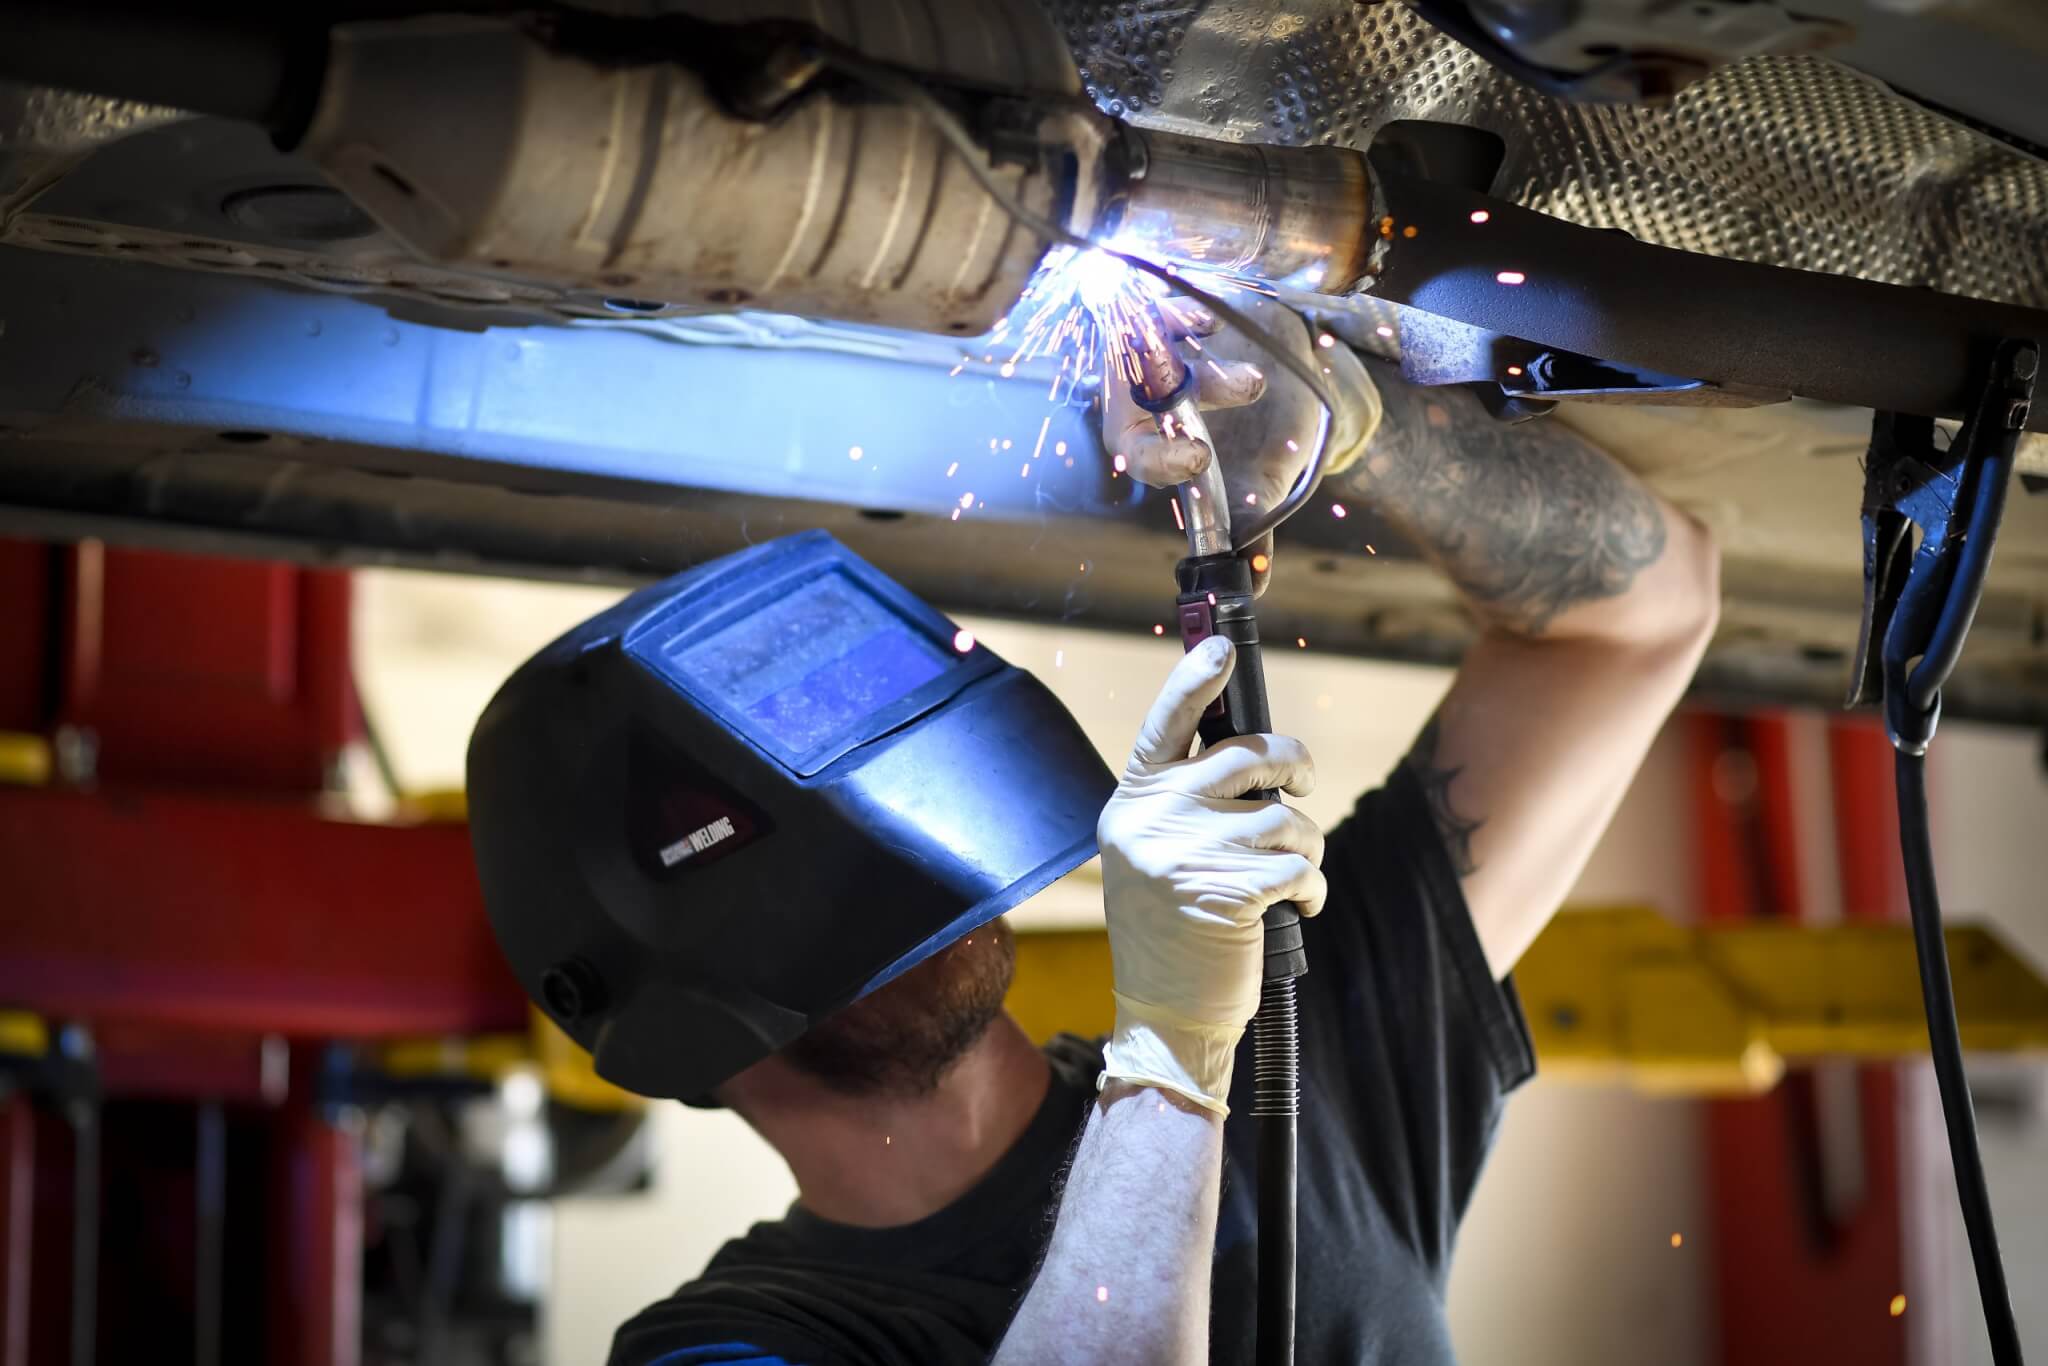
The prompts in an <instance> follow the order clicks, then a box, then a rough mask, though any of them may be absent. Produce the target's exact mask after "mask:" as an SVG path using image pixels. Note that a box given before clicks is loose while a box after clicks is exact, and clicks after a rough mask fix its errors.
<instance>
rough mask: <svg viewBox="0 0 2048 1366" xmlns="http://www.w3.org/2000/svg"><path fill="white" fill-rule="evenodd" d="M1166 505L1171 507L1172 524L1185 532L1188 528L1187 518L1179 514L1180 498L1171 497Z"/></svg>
mask: <svg viewBox="0 0 2048 1366" xmlns="http://www.w3.org/2000/svg"><path fill="white" fill-rule="evenodd" d="M1167 506H1168V507H1170V508H1172V509H1173V524H1174V525H1175V526H1177V527H1179V528H1180V529H1181V531H1182V532H1183V533H1185V532H1186V531H1187V529H1188V519H1187V518H1186V517H1184V516H1182V515H1181V510H1180V499H1178V498H1175V499H1173V500H1172V501H1171V502H1169V503H1168V504H1167Z"/></svg>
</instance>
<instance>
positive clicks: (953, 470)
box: [946, 460, 960, 479]
mask: <svg viewBox="0 0 2048 1366" xmlns="http://www.w3.org/2000/svg"><path fill="white" fill-rule="evenodd" d="M958 473H960V462H959V461H958V460H955V461H954V462H953V463H952V464H950V465H948V466H946V477H947V478H948V479H951V478H952V477H953V476H954V475H956V474H958Z"/></svg>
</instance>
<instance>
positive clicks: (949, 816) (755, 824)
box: [469, 532, 1114, 1100]
mask: <svg viewBox="0 0 2048 1366" xmlns="http://www.w3.org/2000/svg"><path fill="white" fill-rule="evenodd" d="M1113 785H1114V784H1113V781H1112V779H1111V777H1110V774H1109V771H1108V770H1107V769H1106V768H1105V767H1104V766H1103V763H1102V760H1101V759H1100V758H1099V757H1098V756H1097V754H1096V752H1095V749H1094V747H1093V746H1092V745H1091V744H1089V742H1088V740H1087V737H1085V736H1084V735H1083V734H1082V733H1081V728H1080V727H1079V726H1078V725H1076V724H1075V722H1074V719H1073V717H1071V716H1070V715H1068V713H1067V710H1066V708H1065V707H1063V706H1061V705H1060V703H1059V701H1058V699H1056V698H1055V697H1054V696H1053V695H1052V694H1051V693H1050V692H1049V691H1047V690H1046V688H1045V686H1044V685H1043V684H1041V683H1040V682H1039V681H1038V680H1037V679H1035V678H1033V677H1032V676H1031V675H1030V674H1028V673H1026V672H1024V671H1023V670H1022V669H1018V668H1014V667H1012V666H1011V665H1008V664H1006V663H1004V662H1003V661H1002V660H1001V659H999V658H998V657H997V656H996V655H995V654H994V653H993V652H991V651H990V650H988V649H987V648H985V647H984V646H981V645H979V644H977V643H975V642H974V640H973V639H972V637H970V636H969V635H968V634H967V633H965V632H962V631H959V630H957V628H956V627H955V626H954V624H953V623H952V622H950V621H948V620H947V619H946V618H945V617H944V616H942V615H940V614H939V613H937V612H935V611H933V610H932V609H931V608H930V607H927V606H926V605H925V604H924V603H922V602H920V601H918V600H917V599H916V598H914V597H912V596H911V595H910V594H909V593H907V592H905V591H904V590H903V589H902V588H900V587H899V586H897V585H896V584H894V583H892V582H890V580H888V579H887V578H885V577H884V576H883V575H882V574H881V573H879V572H878V571H877V570H876V569H875V568H874V567H873V566H871V565H869V564H867V563H866V562H865V561H863V560H861V559H860V558H859V557H857V556H855V555H854V554H853V553H852V552H850V551H848V550H847V549H846V548H845V547H844V546H841V545H840V544H839V543H838V542H837V541H835V540H833V539H832V538H831V537H830V536H829V535H827V534H825V533H824V532H806V533H804V534H801V535H796V536H790V537H786V538H784V539H782V540H778V541H773V542H770V543H768V544H766V545H762V546H757V547H755V548H753V549H750V550H745V551H741V552H739V553H737V554H734V555H729V556H727V557H726V558H724V559H721V560H716V561H713V562H711V563H709V564H705V565H700V566H698V567H697V568H695V569H691V570H688V571H686V572H685V573H682V574H678V575H676V576H675V577H674V578H672V579H669V580H667V581H665V582H663V583H659V584H656V585H655V586H653V587H651V588H647V589H643V590H641V591H640V592H638V593H635V594H633V595H632V596H631V597H629V598H627V599H625V600H624V601H623V602H621V603H619V604H618V605H617V606H615V607H613V608H612V609H610V610H609V611H606V612H604V613H601V614H600V615H598V616H596V617H594V618H592V619H591V620H589V621H587V622H585V623H584V624H583V625H581V626H579V627H577V628H576V629H575V630H573V631H571V632H569V633H568V634H567V635H565V636H563V637H562V638H561V639H560V640H557V641H555V642H554V643H553V644H552V645H549V646H548V647H547V648H546V649H544V650H542V651H541V652H540V653H539V654H537V655H535V656H534V657H533V658H532V659H531V660H528V661H527V663H526V664H525V665H523V666H522V667H521V668H520V670H519V671H518V672H517V673H515V674H514V675H513V676H512V677H511V678H510V679H509V680H508V681H507V682H506V683H505V685H504V687H503V688H501V689H499V691H498V695H497V696H496V697H495V698H493V699H492V701H491V704H490V706H489V707H488V708H486V709H485V711H484V714H483V719H482V720H480V721H479V722H478V723H477V728H476V733H475V735H473V736H472V737H471V738H470V743H469V822H470V838H471V840H472V841H473V843H474V846H475V850H476V861H477V872H478V875H479V876H480V877H481V879H482V882H483V890H484V898H485V901H486V904H487V905H488V907H489V910H490V917H491V925H492V928H493V929H494V930H495V931H496V933H497V937H498V943H499V945H500V946H501V947H502V948H503V949H504V951H505V956H506V957H507V958H508V959H510V960H511V963H512V968H513V971H514V972H516V973H517V974H518V976H519V980H520V982H521V983H522V984H523V985H524V986H525V988H526V990H527V992H528V994H529V995H531V996H532V997H533V998H534V999H535V1000H536V1001H538V1002H539V1003H540V1005H541V1008H542V1009H543V1010H545V1011H546V1012H547V1013H548V1015H549V1016H550V1017H551V1018H552V1019H553V1020H554V1021H555V1022H556V1023H557V1024H559V1025H560V1026H561V1027H562V1028H563V1029H564V1030H566V1031H567V1032H568V1033H569V1034H570V1035H571V1036H572V1037H573V1038H575V1039H576V1041H577V1042H578V1043H580V1044H582V1045H583V1046H584V1047H585V1048H587V1049H589V1050H590V1052H591V1055H592V1057H593V1058H594V1059H595V1061H596V1065H597V1071H598V1074H599V1075H600V1076H603V1077H605V1078H606V1079H608V1080H610V1081H612V1082H615V1083H617V1084H618V1085H620V1086H623V1087H625V1088H626V1089H627V1090H630V1091H637V1092H639V1093H640V1094H642V1095H647V1096H673V1097H680V1098H683V1099H690V1100H701V1099H702V1098H703V1097H704V1096H705V1095H706V1093H707V1092H709V1091H710V1089H711V1088H712V1087H714V1086H716V1085H717V1084H718V1083H719V1082H722V1081H724V1080H725V1079H726V1078H728V1077H730V1076H732V1075H733V1074H735V1073H737V1072H739V1071H740V1070H742V1069H743V1068H745V1067H747V1066H748V1065H750V1064H751V1063H754V1062H756V1061H758V1060H759V1059H761V1058H763V1057H766V1056H767V1055H768V1054H769V1053H772V1052H774V1051H775V1050H776V1049H778V1048H780V1047H782V1046H783V1045H784V1044H787V1043H789V1042H790V1041H791V1040H793V1039H795V1038H796V1037H797V1036H798V1035H800V1034H802V1033H803V1032H804V1031H805V1030H806V1029H808V1028H809V1027H810V1026H811V1025H813V1024H816V1023H818V1022H819V1021H821V1020H823V1019H824V1018H825V1017H826V1016H828V1015H830V1014H832V1012H834V1011H835V1010H838V1009H839V1008H840V1007H841V1006H844V1005H846V1004H847V1003H848V1002H850V1001H853V1000H855V999H857V998H859V997H860V996H862V995H865V994H866V993H867V992H870V991H873V990H874V989H875V988H876V987H878V986H880V985H882V984H883V983H884V982H887V981H888V980H889V979H890V978H892V977H894V976H896V975H897V974H898V973H900V972H903V971H904V970H905V969H907V968H909V967H911V966H913V965H914V964H916V963H918V962H919V961H921V960H922V959H924V958H925V957H927V956H929V955H930V954H933V953H935V952H937V951H938V950H940V949H942V948H944V947H945V946H946V945H948V944H950V943H952V942H953V941H954V940H955V939H957V938H959V937H960V936H961V935H964V934H966V933H967V932H969V931H970V930H972V929H974V928H975V927H977V926H979V925H983V924H986V923H987V922H989V921H990V920H993V919H994V918H995V917H996V916H998V915H1001V914H1002V913H1003V912H1004V911H1006V910H1008V909H1010V908H1011V907H1013V906H1015V905H1017V904H1018V903H1019V902H1021V901H1023V900H1024V899H1025V898H1026V897H1029V896H1031V895H1032V894H1033V893H1035V892H1037V891H1039V890H1040V889H1041V888H1043V887H1045V886H1046V885H1047V884H1048V883H1050V882H1052V881H1053V880H1054V879H1055V878H1058V877H1060V876H1061V875H1063V874H1065V873H1067V872H1069V871H1070V870H1072V869H1073V868H1074V867H1076V866H1077V865H1079V864H1080V863H1081V862H1082V861H1084V860H1085V859H1087V858H1089V857H1090V856H1091V855H1092V854H1093V853H1094V852H1095V820H1096V817H1097V815H1099V814H1100V812H1101V810H1102V805H1103V803H1104V802H1105V801H1107V800H1108V798H1109V794H1110V791H1111V788H1112V787H1113Z"/></svg>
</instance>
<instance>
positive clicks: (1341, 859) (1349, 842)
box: [1301, 768, 1535, 1274]
mask: <svg viewBox="0 0 2048 1366" xmlns="http://www.w3.org/2000/svg"><path fill="white" fill-rule="evenodd" d="M1323 871H1324V873H1325V875H1326V876H1327V877H1328V879H1329V885H1330V899H1329V903H1328V905H1327V906H1326V907H1325V909H1324V911H1323V913H1322V914H1321V915H1319V916H1317V917H1316V918H1315V919H1314V920H1311V921H1309V922H1307V923H1306V925H1305V926H1304V927H1303V939H1304V942H1305V944H1306V947H1307V950H1308V961H1309V975H1308V977H1307V978H1306V979H1305V980H1304V981H1303V983H1302V986H1301V1000H1302V1049H1303V1067H1304V1072H1305V1076H1304V1081H1305V1082H1306V1083H1307V1084H1306V1086H1305V1088H1304V1091H1305V1093H1304V1096H1303V1105H1304V1113H1305V1118H1304V1130H1305V1131H1315V1132H1318V1133H1321V1134H1325V1135H1327V1137H1328V1139H1329V1141H1333V1142H1336V1143H1340V1144H1347V1145H1349V1146H1350V1147H1351V1149H1352V1150H1353V1151H1355V1152H1356V1153H1357V1156H1358V1161H1359V1165H1360V1167H1361V1168H1362V1170H1363V1174H1364V1177H1365V1179H1366V1181H1367V1182H1368V1184H1369V1185H1370V1186H1371V1188H1372V1191H1373V1194H1374V1196H1375V1197H1376V1198H1377V1199H1378V1200H1379V1201H1380V1203H1381V1205H1382V1206H1383V1207H1384V1209H1385V1211H1386V1215H1387V1217H1388V1219H1389V1221H1390V1222H1391V1223H1392V1225H1393V1227H1394V1228H1395V1229H1396V1230H1397V1231H1399V1232H1400V1233H1401V1234H1402V1235H1403V1236H1404V1237H1405V1238H1407V1239H1408V1241H1409V1242H1410V1244H1411V1246H1413V1247H1414V1249H1415V1250H1416V1252H1417V1253H1418V1255H1420V1256H1421V1257H1422V1258H1423V1260H1424V1262H1425V1264H1426V1265H1428V1266H1430V1267H1431V1268H1433V1269H1434V1270H1436V1271H1437V1272H1438V1273H1439V1274H1440V1273H1441V1272H1442V1271H1443V1269H1444V1268H1445V1267H1446V1266H1447V1264H1448V1261H1449V1258H1450V1251H1451V1244H1452V1241H1453V1239H1454V1237H1455V1235H1456V1233H1457V1227H1458V1223H1459V1221H1460V1220H1461V1219H1462V1218H1463V1217H1464V1214H1465V1208H1466V1206H1467V1205H1468V1204H1469V1203H1470V1201H1471V1198H1472V1191H1473V1188H1474V1186H1475V1185H1476V1184H1477V1182H1478V1180H1479V1172H1480V1169H1481V1167H1482V1166H1483V1165H1484V1163H1485V1160H1486V1154H1487V1151H1488V1149H1489V1148H1490V1147H1491V1146H1492V1143H1493V1136H1494V1132H1495V1130H1496V1128H1497V1126H1498V1124H1499V1121H1500V1115H1501V1109H1502V1103H1503V1102H1504V1101H1505V1099H1506V1097H1507V1094H1508V1093H1509V1092H1510V1091H1512V1090H1513V1089H1514V1088H1515V1087H1517V1086H1519V1085H1520V1084H1521V1083H1522V1082H1524V1081H1526V1080H1527V1079H1528V1078H1529V1077H1530V1076H1531V1075H1532V1074H1533V1073H1534V1071H1535V1054H1534V1052H1533V1051H1532V1050H1531V1048H1530V1044H1529V1030H1528V1025H1527V1023H1526V1021H1524V1019H1523V1018H1522V1009H1521V1004H1520V1002H1519V1000H1518V999H1517V998H1516V995H1515V989H1514V985H1513V983H1512V982H1505V981H1500V982H1497V981H1495V980H1494V976H1493V973H1492V972H1491V970H1490V969H1489V968H1488V967H1487V963H1486V956H1485V954H1484V952H1482V950H1481V949H1480V946H1479V936H1478V933H1477V931H1476V930H1475V929H1474V927H1473V924H1472V915H1471V912H1470V910H1469V909H1468V908H1467V907H1466V905H1465V897H1464V893H1463V892H1462V891H1461V890H1460V888H1459V885H1458V877H1457V873H1456V872H1455V871H1454V869H1453V867H1452V864H1451V859H1450V855H1449V853H1448V852H1447V851H1446V849H1445V847H1444V842H1443V837H1442V836H1441V834H1440V833H1439V832H1438V830H1437V827H1436V823H1435V822H1434V821H1433V820H1432V819H1431V818H1430V814H1429V809H1428V805H1427V802H1426V799H1425V798H1424V795H1423V793H1422V790H1421V788H1420V786H1419V785H1418V784H1417V782H1416V781H1415V778H1414V775H1413V774H1411V773H1410V772H1408V770H1407V769H1405V768H1401V769H1397V770H1396V771H1395V773H1394V775H1393V776H1392V777H1391V778H1389V779H1388V781H1387V785H1386V786H1385V787H1383V788H1380V789H1378V790H1376V791H1373V792H1369V793H1367V794H1366V795H1365V796H1364V798H1362V799H1361V800H1360V801H1359V803H1358V807H1357V809H1356V810H1355V811H1354V812H1353V813H1352V815H1351V816H1350V817H1349V818H1348V819H1347V820H1345V821H1344V822H1343V823H1341V824H1340V825H1338V826H1337V827H1336V828H1335V829H1334V830H1332V831H1331V832H1330V834H1329V838H1328V844H1327V848H1326V852H1325V854H1324V858H1323ZM1322 1106H1327V1107H1330V1108H1329V1111H1328V1113H1327V1119H1328V1120H1330V1121H1332V1123H1331V1124H1329V1125H1323V1124H1319V1123H1317V1122H1316V1121H1314V1120H1312V1119H1310V1118H1307V1115H1308V1114H1309V1113H1310V1111H1309V1107H1322Z"/></svg>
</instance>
